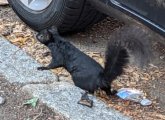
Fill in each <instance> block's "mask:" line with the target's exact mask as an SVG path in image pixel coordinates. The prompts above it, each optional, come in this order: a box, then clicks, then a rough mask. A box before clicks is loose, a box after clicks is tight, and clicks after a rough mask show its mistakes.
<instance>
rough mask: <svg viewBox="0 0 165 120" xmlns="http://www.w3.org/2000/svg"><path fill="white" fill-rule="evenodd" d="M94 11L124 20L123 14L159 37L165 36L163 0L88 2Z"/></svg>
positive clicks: (164, 3)
mask: <svg viewBox="0 0 165 120" xmlns="http://www.w3.org/2000/svg"><path fill="white" fill-rule="evenodd" d="M89 1H90V2H91V4H93V5H95V7H96V9H98V10H99V11H101V12H104V13H105V14H108V15H114V16H116V17H118V18H121V19H125V18H126V17H124V15H123V13H124V14H126V15H128V16H130V17H131V18H134V19H136V20H139V21H140V22H141V23H143V24H145V25H146V26H148V27H150V28H151V29H152V30H154V31H156V32H157V33H159V34H161V35H163V36H164V35H165V1H164V0H89Z"/></svg>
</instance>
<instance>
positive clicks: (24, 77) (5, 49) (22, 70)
mask: <svg viewBox="0 0 165 120" xmlns="http://www.w3.org/2000/svg"><path fill="white" fill-rule="evenodd" d="M39 66H41V64H39V63H37V61H35V60H34V59H33V58H31V57H30V56H29V55H27V54H26V53H25V51H23V50H21V49H20V48H18V47H16V46H15V45H13V44H11V43H10V42H9V41H7V40H6V39H4V38H3V37H1V36H0V73H2V74H4V75H5V77H6V79H7V80H8V81H9V82H10V83H23V84H29V83H52V82H55V81H57V76H56V75H54V74H53V73H52V72H51V71H38V70H37V67H39Z"/></svg>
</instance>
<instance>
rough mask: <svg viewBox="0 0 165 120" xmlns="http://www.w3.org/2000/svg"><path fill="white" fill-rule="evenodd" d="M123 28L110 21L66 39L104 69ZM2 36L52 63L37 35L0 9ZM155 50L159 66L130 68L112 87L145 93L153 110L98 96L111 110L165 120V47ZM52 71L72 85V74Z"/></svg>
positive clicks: (139, 119)
mask: <svg viewBox="0 0 165 120" xmlns="http://www.w3.org/2000/svg"><path fill="white" fill-rule="evenodd" d="M121 25H122V23H121V22H119V21H117V20H115V19H113V18H107V19H105V20H104V21H102V22H101V23H99V24H96V25H95V26H93V27H92V28H91V29H89V30H87V31H86V32H84V33H78V34H75V35H72V36H67V37H66V38H67V39H68V40H70V41H71V43H73V44H74V45H75V46H76V47H77V48H79V49H81V50H82V51H84V52H85V53H86V54H88V55H89V56H91V57H92V58H94V59H95V60H96V61H97V62H99V63H100V64H101V65H103V64H104V51H105V48H106V44H107V43H108V40H110V35H111V34H110V33H112V32H113V31H114V30H115V29H119V28H120V26H121ZM0 33H1V34H2V35H3V36H5V37H6V38H8V39H9V40H10V42H12V43H13V44H15V45H17V46H18V47H20V48H22V49H24V50H25V51H26V52H27V53H28V54H29V55H31V56H32V57H33V58H35V59H36V60H37V61H38V62H40V63H42V64H44V65H46V64H48V63H49V62H50V59H51V57H50V56H49V55H48V56H45V53H46V52H48V51H49V50H48V49H47V48H46V47H45V46H43V45H42V44H40V43H39V42H37V41H36V40H35V32H34V31H32V30H31V29H29V28H28V27H27V26H26V25H24V24H23V23H22V22H21V21H20V19H19V18H18V17H17V16H16V15H15V13H14V12H13V11H12V10H11V9H10V8H9V7H0ZM152 48H153V53H154V54H156V57H155V58H153V61H156V62H154V64H155V63H156V66H155V65H153V64H151V65H150V66H149V67H148V68H146V69H144V70H142V69H139V68H137V67H136V66H128V67H127V69H126V70H125V73H124V74H123V75H122V76H121V77H119V78H117V80H115V81H114V84H113V85H114V88H116V89H119V88H123V87H129V88H136V89H138V90H142V91H143V92H144V93H145V96H146V97H147V98H149V99H150V100H152V102H153V104H152V105H151V106H147V107H142V106H140V105H139V104H137V103H133V102H129V101H123V100H121V99H118V98H116V97H112V98H111V99H109V98H107V97H106V96H105V94H104V93H102V92H101V93H100V94H97V96H98V97H99V98H100V99H102V100H103V101H105V102H106V103H107V104H108V106H110V107H113V108H115V109H117V110H119V111H121V112H122V113H124V114H125V115H128V116H131V117H132V118H133V119H135V120H144V119H145V120H165V114H164V113H165V103H164V99H165V98H164V96H165V92H164V91H165V87H164V85H165V56H164V55H165V51H164V48H165V45H163V44H161V43H159V42H158V41H157V40H156V39H155V40H153V44H152ZM52 71H53V72H55V73H56V74H58V75H59V76H60V78H61V79H69V80H70V81H71V77H70V75H69V73H68V72H67V71H66V70H64V69H63V68H59V69H55V70H52ZM39 112H40V111H38V113H39Z"/></svg>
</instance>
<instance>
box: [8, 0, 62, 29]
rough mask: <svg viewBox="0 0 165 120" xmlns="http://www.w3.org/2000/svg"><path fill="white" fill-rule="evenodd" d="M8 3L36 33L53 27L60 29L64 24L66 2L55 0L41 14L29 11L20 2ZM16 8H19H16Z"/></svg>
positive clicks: (10, 1) (13, 0)
mask: <svg viewBox="0 0 165 120" xmlns="http://www.w3.org/2000/svg"><path fill="white" fill-rule="evenodd" d="M8 2H9V4H10V5H11V7H12V8H13V9H14V11H15V12H16V13H17V15H18V16H19V17H20V18H21V19H22V20H23V21H24V22H25V23H26V24H28V25H29V26H30V27H31V28H32V29H34V30H36V31H40V30H42V29H45V28H47V27H50V26H52V25H55V26H57V27H58V26H60V25H61V24H62V21H63V20H62V19H63V16H62V12H63V11H62V10H63V9H64V6H65V5H64V3H65V0H53V1H52V3H51V4H50V5H49V6H48V7H47V8H46V9H45V10H42V11H40V12H35V11H33V10H31V9H28V8H27V7H26V6H24V5H23V4H22V3H21V1H19V0H8ZM16 6H17V8H15V7H16Z"/></svg>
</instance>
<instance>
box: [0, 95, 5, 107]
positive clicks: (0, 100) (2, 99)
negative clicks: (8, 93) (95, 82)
mask: <svg viewBox="0 0 165 120" xmlns="http://www.w3.org/2000/svg"><path fill="white" fill-rule="evenodd" d="M5 101H6V100H5V98H3V97H1V96H0V105H2V104H4V103H5Z"/></svg>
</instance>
